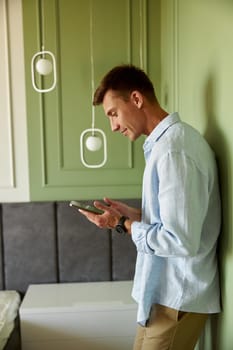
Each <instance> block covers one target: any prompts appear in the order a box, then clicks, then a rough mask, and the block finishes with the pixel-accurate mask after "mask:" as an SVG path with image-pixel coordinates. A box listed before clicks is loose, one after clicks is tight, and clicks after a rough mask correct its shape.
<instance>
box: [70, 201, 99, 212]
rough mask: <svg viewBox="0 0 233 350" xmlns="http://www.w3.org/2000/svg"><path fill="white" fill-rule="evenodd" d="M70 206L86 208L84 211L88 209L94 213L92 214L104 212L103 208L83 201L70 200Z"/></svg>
mask: <svg viewBox="0 0 233 350" xmlns="http://www.w3.org/2000/svg"><path fill="white" fill-rule="evenodd" d="M70 206H71V207H75V208H77V209H82V210H86V211H89V212H91V213H94V214H103V213H104V211H103V210H101V209H98V208H96V207H94V206H93V205H89V204H84V203H80V202H77V201H71V202H70Z"/></svg>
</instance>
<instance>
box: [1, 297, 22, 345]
mask: <svg viewBox="0 0 233 350" xmlns="http://www.w3.org/2000/svg"><path fill="white" fill-rule="evenodd" d="M19 304H20V295H19V293H17V292H16V291H0V350H2V349H3V348H4V346H5V345H6V342H7V340H8V338H9V336H10V334H11V332H12V330H13V328H14V322H15V318H16V316H17V313H18V309H19Z"/></svg>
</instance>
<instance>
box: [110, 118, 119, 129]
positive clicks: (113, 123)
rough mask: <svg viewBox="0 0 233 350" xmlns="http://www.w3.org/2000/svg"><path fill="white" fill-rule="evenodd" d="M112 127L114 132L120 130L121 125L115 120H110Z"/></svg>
mask: <svg viewBox="0 0 233 350" xmlns="http://www.w3.org/2000/svg"><path fill="white" fill-rule="evenodd" d="M110 125H111V130H112V131H117V130H119V125H118V124H117V123H116V121H115V120H114V119H110Z"/></svg>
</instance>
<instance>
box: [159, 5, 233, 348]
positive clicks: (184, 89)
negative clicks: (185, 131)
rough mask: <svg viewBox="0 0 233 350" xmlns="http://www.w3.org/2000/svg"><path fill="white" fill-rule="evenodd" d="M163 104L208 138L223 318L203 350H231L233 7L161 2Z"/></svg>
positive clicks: (213, 325)
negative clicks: (216, 186) (218, 210)
mask: <svg viewBox="0 0 233 350" xmlns="http://www.w3.org/2000/svg"><path fill="white" fill-rule="evenodd" d="M161 4H163V5H162V47H161V51H162V90H161V94H162V101H163V103H164V105H165V106H166V108H168V109H171V110H173V109H178V110H179V112H180V115H181V118H182V119H183V120H184V121H187V122H188V123H190V124H192V125H193V126H195V127H196V128H197V129H199V131H200V132H201V133H202V134H203V135H204V136H205V137H206V139H207V140H208V142H209V143H210V145H211V146H212V148H213V150H214V151H215V153H216V157H217V162H218V166H219V177H220V186H221V195H222V213H223V221H222V232H221V236H220V241H219V243H220V244H219V246H220V255H219V260H220V271H221V273H220V277H221V291H222V304H223V312H222V314H221V315H220V316H218V317H217V318H216V317H215V318H213V319H211V322H210V323H209V324H208V327H207V332H206V333H205V336H204V339H203V341H202V343H201V344H200V347H199V349H201V350H203V349H204V350H212V349H216V350H231V349H233V332H232V319H233V308H232V294H233V245H232V242H233V239H232V237H233V230H232V216H233V208H232V198H233V187H232V173H233V137H232V135H233V119H232V82H233V46H232V37H233V2H232V1H229V0H205V1H203V0H196V1H191V0H190V1H187V0H164V1H163V2H161Z"/></svg>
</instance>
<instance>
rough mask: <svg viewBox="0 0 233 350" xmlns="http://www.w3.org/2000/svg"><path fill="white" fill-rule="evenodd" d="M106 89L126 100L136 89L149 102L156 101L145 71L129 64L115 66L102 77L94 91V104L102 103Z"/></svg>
mask: <svg viewBox="0 0 233 350" xmlns="http://www.w3.org/2000/svg"><path fill="white" fill-rule="evenodd" d="M108 90H113V91H114V92H116V94H117V95H118V96H120V97H122V98H123V99H125V100H126V101H128V99H129V96H130V94H131V92H132V91H134V90H137V91H139V92H140V93H141V94H143V95H144V96H145V97H146V98H147V99H148V100H149V101H150V102H152V103H155V102H157V98H156V96H155V91H154V87H153V84H152V82H151V81H150V79H149V78H148V76H147V75H146V73H145V72H144V71H143V70H142V69H140V68H137V67H135V66H133V65H130V64H124V65H120V66H116V67H114V68H113V69H111V70H110V71H109V72H108V73H107V74H106V75H105V76H104V77H103V79H102V81H101V82H100V85H99V87H98V88H97V89H96V91H95V93H94V98H93V105H94V106H96V105H100V104H102V103H103V99H104V96H105V94H106V92H107V91H108Z"/></svg>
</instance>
